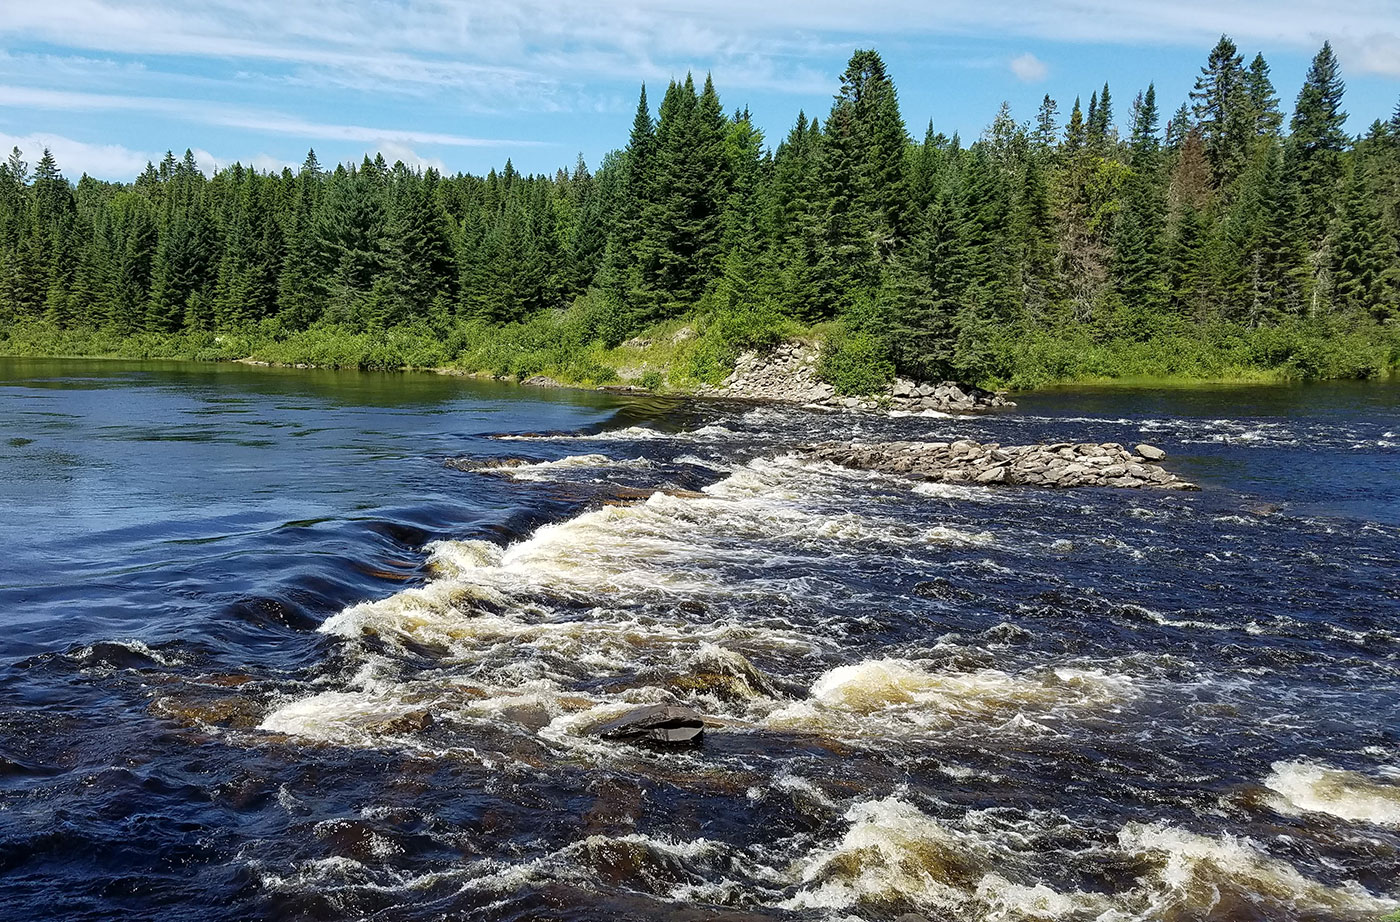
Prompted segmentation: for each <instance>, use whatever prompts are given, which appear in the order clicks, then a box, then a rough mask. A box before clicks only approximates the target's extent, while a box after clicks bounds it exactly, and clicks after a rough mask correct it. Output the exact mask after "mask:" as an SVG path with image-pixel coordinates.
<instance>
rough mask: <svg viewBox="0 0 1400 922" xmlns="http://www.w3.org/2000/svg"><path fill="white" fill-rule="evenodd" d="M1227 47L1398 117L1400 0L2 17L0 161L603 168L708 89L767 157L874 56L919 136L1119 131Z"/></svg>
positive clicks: (810, 3)
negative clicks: (705, 81) (1140, 103)
mask: <svg viewBox="0 0 1400 922" xmlns="http://www.w3.org/2000/svg"><path fill="white" fill-rule="evenodd" d="M1222 33H1227V34H1229V35H1230V36H1231V38H1233V39H1234V40H1235V42H1236V43H1237V44H1238V45H1239V46H1240V50H1241V52H1243V53H1244V55H1245V61H1246V63H1248V61H1249V60H1250V59H1251V58H1252V57H1253V55H1254V53H1255V52H1257V51H1258V52H1263V54H1264V56H1265V58H1266V59H1267V60H1268V62H1269V63H1270V65H1271V66H1272V68H1273V78H1274V84H1275V86H1276V88H1277V89H1278V93H1279V96H1280V97H1281V99H1282V101H1283V108H1284V110H1285V112H1291V111H1292V106H1293V101H1294V99H1295V97H1296V96H1297V93H1298V88H1299V87H1300V86H1301V85H1302V81H1303V77H1304V75H1305V73H1306V71H1307V66H1308V62H1309V60H1310V59H1311V57H1312V55H1313V54H1314V53H1315V52H1316V51H1317V49H1318V48H1319V47H1320V46H1321V44H1322V42H1323V41H1324V40H1330V41H1331V42H1332V45H1333V47H1334V48H1335V50H1336V52H1337V55H1338V58H1339V59H1340V62H1341V67H1342V73H1343V77H1344V79H1345V80H1346V83H1347V94H1346V98H1345V108H1346V109H1347V111H1348V112H1349V113H1351V119H1350V121H1349V124H1348V127H1349V129H1350V130H1351V131H1353V132H1361V131H1364V130H1365V128H1366V127H1367V126H1368V125H1369V124H1370V123H1371V121H1372V120H1373V119H1375V118H1386V117H1389V116H1390V114H1391V113H1392V112H1393V111H1394V110H1395V106H1396V104H1397V101H1400V0H1329V2H1325V3H1321V2H1304V0H1175V2H1164V0H1037V2H1033V3H1028V2H1011V0H885V2H881V0H869V2H861V0H843V2H833V0H805V2H802V3H794V2H779V3H774V2H768V3H764V2H762V0H757V2H756V0H703V2H702V0H683V2H673V3H658V2H643V0H609V2H605V3H604V2H593V0H509V2H504V0H290V2H289V0H47V2H43V3H36V2H32V0H29V2H25V0H0V152H3V151H8V150H9V149H10V148H11V147H12V146H16V145H17V146H19V147H20V148H21V149H22V150H23V151H24V153H25V159H26V160H27V161H29V162H30V163H31V164H32V163H33V162H34V161H36V160H38V158H39V154H40V152H41V150H42V149H43V148H44V147H49V148H50V149H52V151H53V153H54V155H55V157H56V158H57V159H58V163H59V166H60V167H61V168H62V169H63V171H64V173H65V175H67V176H69V177H70V178H73V179H76V178H77V177H78V176H80V175H81V174H82V173H84V172H87V173H89V174H91V175H93V176H95V177H98V178H101V179H113V180H130V179H132V178H133V177H134V176H135V175H136V174H137V173H139V172H140V170H141V169H142V168H143V167H144V166H145V164H146V162H147V161H148V160H157V161H158V160H159V159H160V157H161V156H162V155H163V154H164V152H165V151H166V150H167V149H173V150H174V151H175V153H176V155H177V156H179V155H180V154H182V153H183V152H184V150H185V149H186V148H190V149H192V150H193V151H194V153H195V156H196V157H197V158H198V160H199V162H200V164H201V165H202V166H203V167H204V168H205V169H206V170H210V169H213V168H216V167H221V166H226V165H228V164H230V163H233V162H234V161H238V162H241V163H243V164H245V165H248V164H251V165H254V166H257V167H259V168H262V169H280V168H281V167H282V166H284V165H296V164H300V163H301V161H302V160H303V158H304V157H305V155H306V151H307V149H308V148H311V147H314V148H315V150H316V152H317V155H318V156H319V158H320V160H321V162H322V164H323V165H324V164H331V163H334V162H338V161H346V160H355V161H358V160H359V159H360V158H361V157H362V156H364V155H365V154H366V153H370V154H373V153H375V152H382V153H383V154H384V156H385V159H387V160H388V161H389V162H390V163H392V162H394V161H395V160H403V161H404V162H405V163H407V164H410V165H415V166H422V167H427V166H432V167H436V168H437V169H439V170H442V171H444V172H449V173H455V172H458V171H465V172H473V173H484V172H485V171H486V170H488V169H490V168H492V167H499V166H501V165H502V164H504V163H505V161H506V159H507V158H510V159H511V160H512V162H513V163H514V165H515V167H516V168H517V169H519V170H521V171H522V172H527V173H528V172H545V171H549V172H552V171H553V170H555V169H556V168H559V167H572V165H573V164H574V162H575V160H576V159H577V157H578V156H579V155H580V154H581V155H582V156H583V157H584V159H585V160H586V161H587V162H588V163H589V164H590V165H596V164H597V163H598V162H599V160H601V158H602V156H603V154H605V153H606V152H607V151H609V150H612V149H615V148H618V147H621V146H622V145H623V144H624V143H625V142H626V137H627V131H628V129H629V127H630V125H631V122H632V114H633V112H634V110H635V107H636V101H637V91H638V88H639V86H640V84H641V83H643V82H645V83H646V84H647V86H648V90H649V95H650V98H651V102H652V105H653V109H654V107H655V106H656V105H657V104H658V103H659V102H660V100H661V95H662V93H663V92H664V91H665V87H666V83H667V82H668V81H669V80H671V79H672V78H676V79H680V78H683V77H684V76H685V74H686V73H687V72H688V71H693V72H695V73H696V75H697V78H698V77H699V76H700V75H703V73H705V72H707V71H708V72H711V73H712V74H713V75H714V80H715V85H716V87H717V88H718V90H719V92H720V97H721V99H722V101H723V102H724V105H725V107H726V108H727V109H730V110H733V109H735V108H739V107H744V106H747V107H748V108H749V109H750V110H751V111H752V113H753V116H754V118H755V120H756V122H757V124H758V125H759V126H760V127H761V128H762V129H763V130H764V132H765V134H766V136H767V138H768V141H769V143H770V144H771V145H774V146H776V144H777V143H778V142H779V141H780V140H781V139H782V137H783V136H784V135H785V134H786V132H787V130H788V129H789V128H790V127H791V125H792V123H793V121H794V120H795V118H796V115H797V112H798V111H799V110H805V111H806V112H807V113H808V114H809V115H813V114H815V115H817V116H819V117H824V116H825V114H826V112H827V110H828V109H829V108H830V106H831V98H832V95H833V94H834V93H836V92H837V90H838V88H839V75H840V73H841V71H842V69H843V68H844V66H845V62H846V59H847V58H848V57H849V56H850V53H851V52H852V51H853V50H854V49H856V48H875V49H877V50H879V51H880V53H881V54H882V55H883V57H884V58H885V61H886V64H887V66H888V69H889V71H890V73H891V75H892V76H893V77H894V79H895V83H896V85H897V87H898V88H899V94H900V104H901V108H902V111H903V114H904V118H905V121H906V123H907V124H908V125H909V128H910V131H911V133H913V134H914V135H915V136H916V137H919V136H922V133H923V129H924V127H925V126H926V125H927V124H928V122H929V120H930V119H932V121H933V123H934V125H935V128H936V129H937V130H939V131H943V132H945V133H947V134H952V133H953V132H954V131H956V132H959V133H960V134H961V135H962V136H963V137H964V138H965V139H972V138H975V137H977V136H978V135H980V134H981V133H982V131H983V129H985V127H986V126H987V125H988V124H989V123H990V122H991V120H992V118H993V116H994V115H995V114H996V111H997V108H998V107H999V106H1000V105H1001V103H1002V102H1003V101H1006V102H1008V103H1010V105H1011V111H1012V114H1013V116H1015V117H1016V118H1017V119H1018V120H1022V121H1025V120H1029V119H1031V118H1032V117H1033V116H1034V115H1035V111H1036V108H1037V107H1038V105H1039V102H1040V99H1041V97H1042V95H1044V94H1046V93H1049V94H1050V95H1051V96H1052V97H1054V98H1055V99H1056V100H1057V101H1058V103H1059V106H1060V111H1061V114H1062V115H1067V114H1068V112H1069V109H1070V106H1071V105H1072V103H1073V100H1074V98H1075V96H1082V97H1083V99H1084V102H1085V104H1086V105H1087V103H1088V98H1089V94H1090V93H1091V92H1092V91H1094V90H1096V89H1098V88H1099V87H1101V86H1102V85H1103V83H1104V81H1105V80H1107V81H1108V82H1109V84H1110V85H1111V88H1112V96H1113V99H1114V103H1115V106H1114V116H1115V121H1116V122H1117V123H1118V124H1120V125H1122V124H1123V123H1124V122H1125V121H1126V120H1127V118H1128V115H1129V110H1130V105H1131V100H1132V98H1133V96H1134V94H1135V93H1136V92H1137V91H1138V90H1140V89H1141V88H1143V87H1145V86H1146V85H1147V83H1148V82H1149V81H1153V82H1155V84H1156V87H1157V99H1158V104H1159V106H1160V108H1161V109H1162V111H1163V118H1164V120H1165V117H1166V116H1167V115H1169V114H1170V113H1171V112H1172V111H1173V110H1175V109H1176V107H1177V105H1179V104H1180V103H1181V102H1183V101H1185V99H1186V97H1187V94H1188V93H1189V92H1190V89H1191V85H1192V83H1193V81H1194V79H1195V76H1196V74H1197V73H1198V72H1199V69H1200V66H1201V65H1202V64H1203V63H1204V62H1205V58H1206V55H1207V53H1208V52H1209V51H1210V49H1211V47H1212V46H1213V45H1214V44H1215V42H1216V40H1217V39H1218V38H1219V37H1220V35H1221V34H1222Z"/></svg>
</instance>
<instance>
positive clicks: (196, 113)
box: [0, 84, 543, 147]
mask: <svg viewBox="0 0 1400 922" xmlns="http://www.w3.org/2000/svg"><path fill="white" fill-rule="evenodd" d="M0 106H10V107H15V108H35V109H64V110H76V111H89V112H122V111H125V112H146V113H152V114H157V115H166V116H173V117H176V118H180V119H184V120H186V121H192V122H202V123H204V124H208V125H220V126H223V127H227V128H242V129H245V130H248V131H254V132H262V133H264V134H285V135H294V136H296V137H300V138H311V139H329V140H338V141H364V142H368V143H372V144H438V145H443V146H447V147H530V146H538V145H540V144H542V143H543V142H540V141H523V140H516V139H509V138H478V137H469V136H466V135H459V134H448V133H444V132H437V131H418V130H413V129H399V128H374V127H370V126H366V125H338V124H331V123H326V122H315V121H308V120H306V119H303V118H299V117H297V116H294V115H288V114H286V113H282V112H276V111H272V110H268V109H252V108H247V107H243V106H220V105H218V104H217V103H212V102H208V101H200V100H190V99H172V98H168V97H160V96H119V95H116V94H110V93H80V92H72V91H68V90H48V89H41V88H38V87H31V86H13V85H4V84H0Z"/></svg>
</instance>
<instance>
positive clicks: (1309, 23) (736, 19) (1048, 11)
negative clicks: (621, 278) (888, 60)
mask: <svg viewBox="0 0 1400 922" xmlns="http://www.w3.org/2000/svg"><path fill="white" fill-rule="evenodd" d="M10 6H11V8H10V9H7V10H6V15H5V17H4V20H3V22H0V35H8V36H11V37H17V38H30V39H37V40H41V41H45V42H49V43H52V44H56V45H60V46H67V47H73V48H83V49H89V50H98V51H104V52H109V53H114V54H148V55H178V56H188V57H201V58H206V59H208V58H214V59H222V60H247V61H255V60H261V61H264V62H269V63H274V64H280V65H285V66H288V67H291V68H293V69H301V71H300V72H301V73H302V75H303V76H304V77H306V78H307V79H316V78H317V77H319V78H321V79H325V80H328V81H334V82H338V83H341V84H352V85H356V86H360V85H362V84H363V83H365V82H367V81H374V82H377V84H378V85H379V88H380V89H381V90H384V89H392V88H398V89H414V88H416V89H417V90H422V89H424V88H428V87H433V86H445V87H448V88H470V89H472V90H474V91H476V92H483V93H485V92H496V93H500V94H507V95H509V96H511V97H512V98H515V99H528V98H531V97H534V98H537V99H544V100H548V98H549V97H550V96H551V94H552V92H553V91H554V90H555V89H556V88H558V87H561V86H567V85H569V84H571V83H574V82H578V81H582V80H586V79H587V78H588V77H590V76H593V77H596V76H598V75H600V74H608V75H623V74H626V75H633V74H647V73H651V74H656V73H658V72H666V71H670V70H672V69H674V68H675V67H676V66H678V65H684V64H686V63H687V62H691V61H703V62H708V63H712V64H714V65H715V66H716V69H722V70H724V71H725V81H726V84H727V85H730V86H745V85H746V84H745V83H744V82H743V81H744V80H746V79H748V78H750V77H751V78H753V79H755V80H757V81H759V82H760V83H761V84H762V85H764V86H766V87H770V88H771V87H772V86H774V85H775V84H785V83H788V82H791V83H793V85H794V86H795V87H800V86H801V85H802V84H804V83H805V80H804V77H803V74H802V68H803V64H802V62H801V60H800V59H801V58H802V57H804V56H805V55H807V54H809V53H810V51H811V47H812V45H814V44H821V43H823V42H826V41H831V40H832V39H833V38H834V37H838V36H839V41H840V42H841V43H842V44H843V45H845V46H846V47H849V44H850V43H851V41H852V40H860V39H862V38H868V39H870V40H878V39H880V38H887V37H890V36H909V35H936V34H969V33H976V34H982V35H986V34H992V33H995V34H1001V35H1010V36H1023V37H1035V38H1038V39H1052V40H1062V41H1069V42H1079V41H1093V42H1109V43H1113V42H1118V43H1151V44H1171V43H1176V44H1193V45H1199V44H1201V43H1203V42H1208V41H1210V40H1211V39H1213V38H1214V37H1215V36H1217V35H1219V34H1220V33H1221V32H1228V33H1230V34H1232V35H1234V36H1235V37H1236V38H1237V39H1240V40H1242V41H1251V42H1255V43H1259V42H1268V43H1271V44H1286V45H1291V46H1298V47H1306V46H1315V45H1316V44H1318V43H1319V42H1320V39H1321V38H1323V37H1330V38H1332V39H1333V40H1334V41H1335V42H1336V43H1337V44H1338V45H1339V46H1341V47H1352V48H1356V49H1358V51H1359V53H1358V55H1357V56H1356V58H1355V60H1353V61H1352V62H1350V64H1351V66H1354V67H1358V68H1361V69H1367V70H1376V71H1379V72H1383V73H1394V72H1395V70H1396V69H1397V68H1400V65H1396V64H1395V63H1394V60H1395V57H1396V56H1394V55H1390V56H1387V55H1386V54H1385V51H1384V50H1385V49H1386V48H1393V47H1394V42H1395V35H1396V34H1397V33H1400V10H1397V7H1396V5H1395V3H1394V2H1393V0H1333V2H1328V3H1322V2H1317V0H1237V2H1232V3H1220V2H1218V0H1177V2H1175V3H1170V4H1168V3H1161V2H1158V0H1043V2H1040V3H1036V4H1026V3H1022V2H1018V0H933V2H930V0H883V2H870V3H863V4H852V3H850V2H849V0H808V2H806V3H803V4H755V3H753V2H752V0H711V2H708V3H705V4H703V5H702V4H696V3H693V2H691V3H664V4H663V3H656V2H646V0H612V2H601V0H510V2H504V0H496V2H487V0H397V2H396V0H383V2H376V3H364V2H360V0H320V2H316V3H305V4H296V3H293V4H288V3H286V2H284V0H205V2H203V3H199V4H193V3H187V2H180V3H176V2H174V0H52V2H50V3H46V4H11V5H10Z"/></svg>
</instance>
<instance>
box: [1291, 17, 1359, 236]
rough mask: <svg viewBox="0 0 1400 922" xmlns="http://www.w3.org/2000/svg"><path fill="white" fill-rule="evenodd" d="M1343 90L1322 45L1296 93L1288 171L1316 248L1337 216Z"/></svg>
mask: <svg viewBox="0 0 1400 922" xmlns="http://www.w3.org/2000/svg"><path fill="white" fill-rule="evenodd" d="M1345 90H1346V85H1345V84H1344V83H1342V78H1341V75H1340V73H1339V70H1338V67H1337V57H1336V55H1334V54H1333V53H1332V45H1331V43H1329V42H1324V43H1323V45H1322V49H1321V50H1320V51H1318V53H1317V55H1316V56H1315V57H1314V58H1313V61H1312V65H1311V66H1310V67H1309V68H1308V75H1307V79H1306V80H1305V81H1304V83H1303V88H1302V90H1300V91H1299V93H1298V102H1297V105H1296V106H1295V108H1294V110H1293V119H1292V121H1291V123H1290V124H1289V130H1290V136H1289V139H1288V154H1289V157H1288V162H1287V171H1288V175H1289V179H1290V181H1291V182H1293V183H1294V184H1295V186H1296V187H1297V190H1298V202H1299V205H1300V206H1301V208H1302V213H1301V215H1300V223H1301V227H1302V229H1303V232H1304V233H1305V234H1306V235H1307V240H1308V242H1309V244H1310V245H1312V246H1314V247H1316V246H1317V245H1319V243H1320V241H1321V239H1322V237H1323V236H1324V235H1325V234H1326V231H1327V227H1328V225H1329V224H1330V222H1331V220H1332V217H1333V214H1334V209H1333V204H1332V203H1333V201H1334V200H1335V196H1336V186H1337V181H1338V179H1339V178H1340V176H1341V170H1342V160H1341V155H1342V151H1343V149H1344V148H1345V147H1346V142H1347V137H1346V133H1345V132H1344V131H1343V126H1344V125H1345V124H1346V118H1347V114H1346V112H1344V111H1342V94H1343V93H1344V92H1345Z"/></svg>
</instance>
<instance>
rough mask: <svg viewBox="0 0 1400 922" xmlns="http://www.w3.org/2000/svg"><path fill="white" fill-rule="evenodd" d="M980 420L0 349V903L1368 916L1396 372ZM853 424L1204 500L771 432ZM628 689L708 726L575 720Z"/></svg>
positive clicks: (559, 915) (1394, 512)
mask: <svg viewBox="0 0 1400 922" xmlns="http://www.w3.org/2000/svg"><path fill="white" fill-rule="evenodd" d="M1020 402H1021V407H1020V408H1019V409H1018V410H1017V411H1015V412H1012V413H1003V414H999V415H995V416H987V417H980V418H972V419H969V418H959V419H953V418H943V417H910V418H903V419H894V420H886V419H873V418H868V417H863V416H856V415H848V414H839V413H836V414H832V413H815V412H807V411H802V410H797V409H779V408H773V407H765V406H757V407H756V406H752V405H737V404H734V405H728V404H694V403H686V402H682V401H676V400H665V399H659V398H646V397H632V396H620V395H603V394H588V393H580V392H566V391H553V392H551V391H535V390H527V389H519V388H512V387H506V386H495V385H488V384H483V383H475V382H469V381H463V380H458V379H451V378H439V377H435V376H427V375H423V376H407V375H371V374H359V373H335V372H329V371H282V370H273V369H257V368H247V367H243V366H227V365H220V366H209V365H193V364H156V363H144V364H126V363H115V362H80V361H20V360H0V510H3V517H0V628H3V634H0V917H3V918H4V919H116V918H121V919H160V920H185V919H191V920H199V922H214V920H224V919H229V920H243V919H264V918H267V919H337V920H340V919H375V920H410V919H413V920H417V919H442V918H450V919H490V920H525V919H531V920H534V919H560V920H564V919H568V920H584V919H588V920H593V919H598V920H604V919H606V920H610V922H616V920H631V919H637V920H642V919H675V920H701V919H812V920H819V919H833V920H834V919H867V920H880V919H896V918H898V917H899V916H901V915H902V914H905V913H919V914H921V915H922V916H924V917H925V918H928V919H960V920H961V919H968V920H971V919H995V920H1044V919H1068V920H1077V919H1084V920H1088V919H1097V920H1105V922H1127V920H1188V919H1213V920H1232V922H1233V920H1254V919H1270V920H1272V919H1309V920H1312V919H1317V920H1323V919H1365V920H1375V919H1378V918H1380V917H1381V916H1383V915H1385V914H1387V913H1389V912H1392V911H1394V910H1395V909H1397V908H1400V902H1397V901H1400V620H1398V619H1400V387H1398V386H1396V385H1395V384H1383V383H1377V384H1345V385H1344V384H1337V385H1317V386H1309V387H1291V388H1289V387H1252V388H1236V389H1222V388H1192V389H1181V390H1153V391H1148V390H1142V391H1135V390H1126V389H1115V390H1085V389H1080V390H1074V391H1050V392H1044V393H1040V394H1035V395H1030V396H1026V397H1023V398H1021V400H1020ZM851 437H857V438H868V439H876V438H929V439H951V438H959V437H971V438H976V439H980V440H992V441H998V442H1001V443H1004V444H1021V443H1026V442H1033V441H1039V440H1046V441H1061V440H1075V441H1078V440H1093V441H1121V442H1125V443H1129V444H1133V443H1136V442H1140V441H1149V442H1152V443H1153V444H1157V445H1160V446H1161V447H1163V448H1165V449H1167V451H1168V452H1169V453H1170V454H1169V457H1168V459H1167V464H1168V466H1169V467H1170V468H1171V469H1172V470H1174V471H1176V472H1178V473H1180V474H1182V475H1183V476H1186V477H1187V478H1189V479H1192V480H1194V481H1196V482H1197V483H1199V484H1200V485H1201V486H1202V487H1203V489H1202V490H1201V492H1198V493H1155V492H1136V491H1113V490H1081V491H1062V492H1054V491H1034V490H1027V489H1016V488H971V487H955V486H943V485H937V486H935V485H924V484H914V483H912V482H910V481H905V480H901V479H899V478H895V477H889V476H883V475H875V474H871V473H857V472H851V471H844V470H840V469H835V468H830V467H826V466H821V465H814V464H810V463H804V462H803V461H802V460H800V459H799V458H798V457H796V456H795V455H793V454H791V449H792V448H793V447H794V446H797V445H800V444H802V443H804V442H807V441H814V440H819V439H827V438H851ZM505 458H510V459H515V460H516V461H517V465H516V466H514V467H512V468H509V469H508V471H509V474H510V476H503V475H502V473H501V472H499V471H495V472H493V471H487V472H482V471H479V470H473V469H472V468H474V467H475V466H477V465H478V464H479V463H480V462H482V461H488V460H490V459H505ZM455 459H465V460H463V461H461V462H460V463H455ZM449 462H454V463H449ZM658 488H660V489H659V491H658ZM651 703H682V704H688V705H691V706H693V707H695V708H697V709H699V710H700V711H702V712H703V713H704V714H706V715H707V717H708V718H709V719H710V726H709V728H708V729H707V731H706V733H705V735H704V738H703V741H702V742H701V744H700V745H698V746H694V747H689V748H675V749H665V750H662V749H649V748H640V747H637V746H633V745H628V744H626V743H621V742H607V741H603V740H601V739H599V738H597V737H596V736H595V735H594V734H593V733H592V732H591V731H592V728H594V727H595V726H597V725H598V724H601V723H603V722H605V721H607V720H609V719H611V718H613V717H616V716H618V715H620V714H623V713H625V712H626V711H628V710H629V709H631V708H635V707H637V706H640V705H644V704H651Z"/></svg>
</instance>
